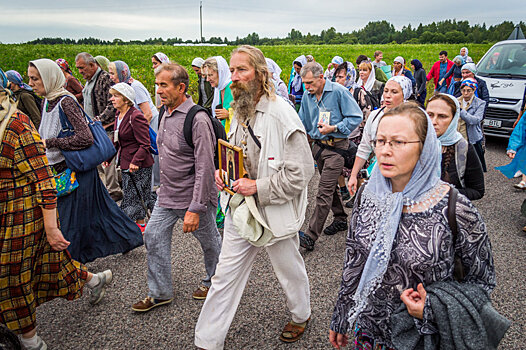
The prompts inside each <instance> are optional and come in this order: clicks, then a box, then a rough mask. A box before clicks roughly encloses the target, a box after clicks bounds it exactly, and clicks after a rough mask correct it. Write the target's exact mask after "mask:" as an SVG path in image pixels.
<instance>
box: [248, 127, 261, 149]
mask: <svg viewBox="0 0 526 350" xmlns="http://www.w3.org/2000/svg"><path fill="white" fill-rule="evenodd" d="M247 129H248V132H249V133H250V136H252V140H254V143H255V144H256V145H257V146H258V147H259V149H261V142H259V139H258V138H257V137H256V135H255V134H254V130H252V127H251V126H250V124H249V125H248V127H247Z"/></svg>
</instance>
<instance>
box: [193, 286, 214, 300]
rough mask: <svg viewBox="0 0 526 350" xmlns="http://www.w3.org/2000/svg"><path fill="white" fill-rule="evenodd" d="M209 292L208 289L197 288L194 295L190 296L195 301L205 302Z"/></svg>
mask: <svg viewBox="0 0 526 350" xmlns="http://www.w3.org/2000/svg"><path fill="white" fill-rule="evenodd" d="M209 290H210V287H207V286H199V288H197V289H196V290H195V291H194V294H192V298H194V299H195V300H205V299H206V296H207V295H208V291H209Z"/></svg>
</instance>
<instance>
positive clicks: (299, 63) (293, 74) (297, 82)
mask: <svg viewBox="0 0 526 350" xmlns="http://www.w3.org/2000/svg"><path fill="white" fill-rule="evenodd" d="M306 64H307V58H306V57H305V55H301V56H299V57H297V58H296V59H295V60H294V62H292V69H291V71H290V78H289V94H291V95H294V97H295V99H296V103H295V104H296V110H297V111H298V110H299V109H300V106H301V99H302V98H303V93H304V92H305V89H304V88H303V81H302V80H301V76H300V71H301V68H302V67H303V66H304V65H306Z"/></svg>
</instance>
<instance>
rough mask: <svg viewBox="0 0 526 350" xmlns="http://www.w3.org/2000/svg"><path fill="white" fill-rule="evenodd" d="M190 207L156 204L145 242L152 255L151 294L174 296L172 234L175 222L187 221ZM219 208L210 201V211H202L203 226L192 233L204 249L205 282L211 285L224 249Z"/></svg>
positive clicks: (167, 297)
mask: <svg viewBox="0 0 526 350" xmlns="http://www.w3.org/2000/svg"><path fill="white" fill-rule="evenodd" d="M185 214H186V209H169V208H163V207H160V206H159V205H158V204H157V203H155V207H154V208H153V212H152V217H151V218H150V221H149V222H148V225H147V226H146V230H145V231H144V245H145V246H146V250H147V257H148V288H149V290H150V292H149V294H148V295H149V296H150V297H152V298H154V299H163V300H165V299H171V298H172V297H173V286H172V263H171V261H172V259H171V256H172V254H171V252H172V249H171V248H172V234H173V228H174V225H175V223H176V222H177V221H178V220H179V219H181V220H184V215H185ZM215 218H216V207H215V206H214V205H213V203H209V204H208V208H207V211H206V213H203V214H199V228H198V229H197V230H195V231H194V232H192V234H193V235H194V237H195V238H197V240H198V241H199V243H200V244H201V248H202V249H203V254H204V261H205V269H206V277H205V278H204V279H203V280H202V281H201V283H202V285H204V286H207V287H209V286H210V285H211V282H210V280H211V279H212V276H213V275H214V274H215V271H216V265H217V262H218V260H219V253H220V252H221V236H220V235H219V231H217V227H216V220H215Z"/></svg>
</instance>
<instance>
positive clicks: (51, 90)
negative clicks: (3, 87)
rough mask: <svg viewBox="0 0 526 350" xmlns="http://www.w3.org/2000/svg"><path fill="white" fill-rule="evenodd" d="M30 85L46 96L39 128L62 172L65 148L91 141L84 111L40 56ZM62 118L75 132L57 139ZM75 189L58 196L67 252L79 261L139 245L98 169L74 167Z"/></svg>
mask: <svg viewBox="0 0 526 350" xmlns="http://www.w3.org/2000/svg"><path fill="white" fill-rule="evenodd" d="M28 75H29V85H30V86H31V87H32V88H33V90H34V91H35V92H36V93H37V94H39V95H40V96H43V97H44V98H45V100H44V103H43V110H42V123H41V124H40V128H39V130H38V131H39V133H40V135H41V136H42V142H43V144H44V146H45V147H46V155H47V158H48V160H49V164H50V165H51V166H52V167H53V168H54V169H55V171H56V172H57V173H58V174H60V173H62V172H63V171H65V170H66V169H67V165H66V160H65V158H64V155H63V154H62V152H63V151H68V150H81V149H84V148H87V147H89V146H91V145H92V144H93V135H92V133H91V131H90V129H89V126H88V124H87V122H86V118H85V114H84V113H85V112H84V111H83V110H82V107H81V106H80V105H79V104H78V103H77V102H76V101H75V99H74V98H73V97H72V96H71V95H70V94H69V92H68V91H66V90H65V89H64V83H65V81H66V79H65V78H64V75H63V74H62V72H61V70H60V69H59V67H58V66H57V64H56V63H55V62H53V61H51V60H49V59H46V58H43V59H39V60H35V61H31V62H29V67H28ZM61 114H63V116H64V117H66V118H67V119H68V120H69V122H70V123H71V125H72V126H73V129H74V130H75V134H74V135H73V136H69V137H61V138H59V137H58V135H59V132H60V130H61V129H62V125H61V121H60V115H61ZM76 179H77V182H78V184H79V186H78V188H77V189H76V190H75V191H73V192H72V193H70V194H68V195H65V196H62V197H59V198H58V205H57V207H58V213H59V219H60V227H61V229H62V231H63V232H64V236H65V238H66V239H67V240H68V241H70V242H71V244H70V245H69V246H68V250H69V252H70V253H71V256H72V257H73V258H74V259H75V260H78V261H80V262H82V263H85V262H90V261H93V260H95V259H96V258H100V257H104V256H108V255H112V254H118V253H124V252H127V251H130V250H132V249H134V248H136V247H138V246H140V245H142V243H143V241H142V235H141V231H140V230H139V228H138V227H137V225H136V224H135V223H134V222H133V221H132V220H131V219H130V218H128V217H127V216H126V214H124V213H123V212H122V210H120V209H119V207H118V206H117V204H116V203H115V202H114V201H113V199H112V198H111V197H110V195H109V193H108V191H107V190H106V187H105V186H104V185H103V184H102V181H101V180H100V177H99V174H98V173H97V168H93V169H91V170H87V171H83V172H76Z"/></svg>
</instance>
